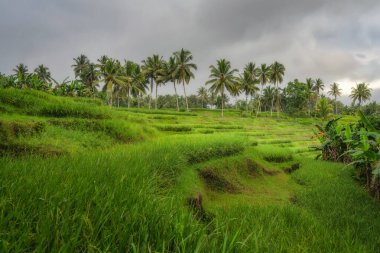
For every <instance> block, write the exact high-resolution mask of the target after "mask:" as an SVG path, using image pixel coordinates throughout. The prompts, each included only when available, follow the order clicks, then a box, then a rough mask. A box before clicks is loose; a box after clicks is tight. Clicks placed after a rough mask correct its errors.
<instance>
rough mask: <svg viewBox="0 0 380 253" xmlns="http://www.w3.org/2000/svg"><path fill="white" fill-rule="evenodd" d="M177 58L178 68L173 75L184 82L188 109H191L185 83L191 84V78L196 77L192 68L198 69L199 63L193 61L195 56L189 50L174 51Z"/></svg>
mask: <svg viewBox="0 0 380 253" xmlns="http://www.w3.org/2000/svg"><path fill="white" fill-rule="evenodd" d="M174 57H175V60H176V69H175V71H174V72H173V75H174V76H175V77H177V78H178V82H179V83H181V82H182V86H183V92H184V95H185V101H186V110H187V111H189V103H188V102H187V96H186V88H185V83H186V84H189V82H190V79H191V78H194V73H193V72H192V70H197V65H195V64H194V63H192V62H191V61H192V60H193V56H192V54H191V52H190V51H189V50H185V49H183V48H182V49H181V50H180V51H177V52H175V53H174Z"/></svg>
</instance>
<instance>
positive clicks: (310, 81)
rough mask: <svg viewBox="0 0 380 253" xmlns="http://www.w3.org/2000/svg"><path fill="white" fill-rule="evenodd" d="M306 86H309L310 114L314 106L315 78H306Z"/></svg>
mask: <svg viewBox="0 0 380 253" xmlns="http://www.w3.org/2000/svg"><path fill="white" fill-rule="evenodd" d="M306 87H307V99H308V103H309V105H308V111H309V116H310V115H311V108H312V107H313V95H314V92H313V89H314V80H313V79H311V78H306Z"/></svg>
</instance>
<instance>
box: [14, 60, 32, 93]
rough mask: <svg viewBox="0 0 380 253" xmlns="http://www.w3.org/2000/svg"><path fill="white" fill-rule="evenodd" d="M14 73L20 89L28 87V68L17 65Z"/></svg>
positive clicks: (21, 64)
mask: <svg viewBox="0 0 380 253" xmlns="http://www.w3.org/2000/svg"><path fill="white" fill-rule="evenodd" d="M13 71H14V72H15V73H16V77H17V83H18V85H19V87H21V88H25V87H26V86H27V78H28V75H29V74H28V67H27V66H26V65H24V64H23V63H20V64H19V65H17V66H16V67H15V68H14V69H13Z"/></svg>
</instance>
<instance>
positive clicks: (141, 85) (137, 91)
mask: <svg viewBox="0 0 380 253" xmlns="http://www.w3.org/2000/svg"><path fill="white" fill-rule="evenodd" d="M132 78H133V80H132V87H131V94H132V96H134V97H136V98H137V106H138V107H140V98H141V96H142V94H145V93H146V90H147V89H148V83H149V80H148V79H147V78H146V76H145V75H144V73H143V72H142V71H141V68H140V66H139V65H138V64H137V63H136V68H135V70H134V72H133V75H132Z"/></svg>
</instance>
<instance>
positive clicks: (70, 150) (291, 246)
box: [0, 90, 380, 252]
mask: <svg viewBox="0 0 380 253" xmlns="http://www.w3.org/2000/svg"><path fill="white" fill-rule="evenodd" d="M15 101H17V102H15ZM40 103H41V104H42V105H41V104H40ZM66 105H68V106H67V107H66ZM52 108H54V109H52ZM57 108H58V109H57ZM73 108H74V109H73ZM82 108H84V109H83V111H82ZM0 111H2V112H3V113H1V114H0V123H1V125H0V134H1V135H0V137H1V138H3V139H2V140H3V142H2V143H3V145H4V143H5V146H6V147H7V149H6V151H4V152H5V153H6V154H12V152H11V151H12V150H13V149H14V148H16V149H17V151H18V149H19V148H20V147H22V148H21V149H22V150H23V151H24V152H23V153H24V154H30V153H31V154H35V155H37V156H33V155H32V156H30V155H23V156H21V157H17V158H15V157H3V158H0V164H1V167H2V168H1V170H0V221H1V222H0V252H8V251H9V252H17V251H19V252H20V251H33V250H36V251H45V252H51V251H58V250H60V251H62V252H72V251H93V252H96V251H98V252H106V251H126V250H128V251H134V252H148V251H157V252H168V251H177V252H197V251H199V252H231V251H233V252H377V249H378V248H379V246H380V240H379V239H378V236H377V235H378V233H379V232H380V218H378V215H377V214H378V213H379V211H380V205H379V204H378V203H376V202H374V201H373V200H372V199H371V198H370V197H369V196H368V195H367V193H366V192H365V191H364V190H363V189H361V187H360V186H358V185H356V183H355V182H354V181H353V180H352V178H351V170H350V169H349V168H348V169H347V168H346V169H343V167H342V165H340V164H334V163H328V162H321V161H315V160H313V159H312V157H313V156H314V155H315V153H313V152H311V151H310V149H309V148H308V146H309V145H312V144H315V140H314V139H312V138H311V136H312V131H311V129H312V123H313V122H312V121H311V120H309V119H297V120H295V119H286V118H282V119H279V120H277V119H270V118H259V119H252V118H248V117H247V118H241V117H239V113H238V112H234V111H230V112H227V115H228V116H227V117H225V118H220V117H219V115H218V114H217V112H213V111H207V110H206V111H205V110H198V111H196V112H194V113H188V114H186V113H184V114H182V113H176V112H173V111H159V113H154V114H153V113H152V112H151V111H147V110H138V109H134V110H130V111H128V110H125V109H109V108H107V107H103V106H101V105H100V104H99V103H98V102H96V101H92V100H81V99H75V100H74V99H66V98H60V97H52V96H48V95H45V94H44V93H39V92H34V91H26V92H25V91H18V90H0ZM47 112H48V113H47ZM56 112H58V113H56ZM345 120H347V121H349V120H352V119H349V118H348V119H345ZM36 122H39V123H38V124H36ZM126 144H127V145H126ZM52 150H53V151H54V152H53V151H52ZM62 153H64V154H65V155H60V156H58V157H50V156H51V154H62ZM40 155H43V156H44V157H41V156H40ZM47 157H48V158H47ZM284 157H285V158H286V159H285V161H281V162H279V159H278V158H284ZM46 158H47V159H46ZM280 160H281V159H280ZM295 163H300V164H301V168H300V169H299V170H297V171H295V172H294V173H292V174H287V173H285V172H284V169H286V168H288V167H289V166H291V165H292V164H295ZM202 171H203V172H202ZM205 171H206V172H207V173H208V174H206V175H211V176H212V177H211V178H212V180H211V181H207V180H206V179H205V178H204V177H202V176H200V175H205V174H204V173H205ZM202 173H203V174H202ZM209 178H210V177H209ZM199 193H201V194H202V196H203V205H204V206H205V208H206V211H207V213H208V214H209V215H210V216H211V217H214V219H213V220H212V221H211V222H210V223H208V222H202V221H199V220H197V218H196V217H197V216H196V215H194V213H192V212H191V211H189V208H188V207H187V206H186V204H185V203H186V201H187V199H188V198H189V197H193V196H197V195H198V194H199Z"/></svg>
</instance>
